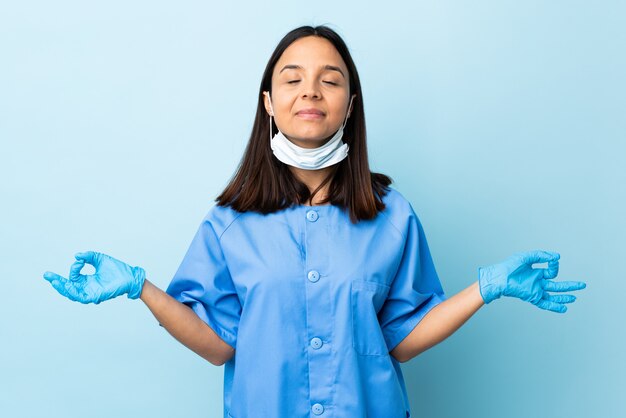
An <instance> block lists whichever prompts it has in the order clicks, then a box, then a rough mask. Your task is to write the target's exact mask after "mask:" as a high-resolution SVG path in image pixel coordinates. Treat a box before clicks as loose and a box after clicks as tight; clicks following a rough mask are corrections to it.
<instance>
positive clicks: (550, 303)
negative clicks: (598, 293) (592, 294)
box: [478, 250, 587, 313]
mask: <svg viewBox="0 0 626 418" xmlns="http://www.w3.org/2000/svg"><path fill="white" fill-rule="evenodd" d="M559 258H560V255H559V253H554V252H548V251H541V250H536V251H529V252H521V253H516V254H513V255H512V256H510V257H509V258H507V259H506V260H504V261H503V262H502V263H499V264H494V265H491V266H488V267H479V268H478V284H479V288H480V294H481V296H482V298H483V300H484V301H485V303H489V302H491V301H493V300H495V299H497V298H499V297H500V296H511V297H516V298H519V299H521V300H525V301H527V302H530V303H532V304H534V305H536V306H537V307H539V308H541V309H547V310H549V311H553V312H558V313H564V312H565V311H567V307H566V306H565V304H566V303H572V302H574V301H575V300H576V296H573V295H551V294H549V293H548V292H569V291H572V290H580V289H584V288H585V287H587V285H586V284H585V283H584V282H574V281H569V282H554V281H552V280H551V279H554V278H555V277H556V275H557V274H558V272H559ZM545 262H547V263H548V268H547V269H544V268H533V267H532V264H533V263H545Z"/></svg>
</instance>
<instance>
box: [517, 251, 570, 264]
mask: <svg viewBox="0 0 626 418" xmlns="http://www.w3.org/2000/svg"><path fill="white" fill-rule="evenodd" d="M559 258H561V255H560V254H559V253H554V252H550V251H543V250H535V251H528V252H526V253H522V261H523V262H524V263H526V264H533V263H546V262H549V261H556V260H558V259H559Z"/></svg>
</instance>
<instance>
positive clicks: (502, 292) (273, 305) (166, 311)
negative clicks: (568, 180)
mask: <svg viewBox="0 0 626 418" xmlns="http://www.w3.org/2000/svg"><path fill="white" fill-rule="evenodd" d="M258 98H259V99H258V107H257V114H256V119H255V123H254V127H253V129H252V134H251V137H250V141H249V143H248V146H247V148H246V150H245V154H244V156H243V159H242V162H241V164H240V165H239V168H238V170H237V172H236V173H235V175H234V176H233V178H232V180H231V182H230V184H229V185H228V186H227V187H226V189H225V190H224V191H223V192H222V193H221V194H220V195H219V196H218V197H217V199H216V200H217V202H218V203H217V205H215V206H214V207H213V208H211V209H210V210H209V212H208V214H207V215H206V216H205V218H204V219H203V220H202V222H201V224H200V226H199V228H198V230H197V232H196V234H195V236H194V238H193V240H192V242H191V245H190V247H189V249H188V251H187V253H186V254H185V256H184V258H183V261H182V263H181V265H180V267H179V268H178V270H177V272H176V274H175V276H174V278H173V280H172V282H171V283H170V285H169V286H168V288H167V291H166V292H163V291H161V290H159V289H158V288H157V287H155V286H154V285H153V284H152V283H151V282H150V281H148V280H147V279H146V278H145V271H144V270H143V269H142V268H141V267H131V266H129V265H127V264H125V263H123V262H121V261H119V260H116V259H114V258H112V257H109V256H108V255H105V254H101V253H97V252H92V251H90V252H86V253H78V254H76V262H74V264H73V265H72V267H71V269H70V275H69V280H68V279H65V278H63V277H61V276H59V275H56V274H54V273H51V272H46V273H45V274H44V277H45V278H46V279H47V280H49V281H50V283H51V284H52V286H54V288H55V289H57V290H58V291H59V292H60V293H61V294H63V295H64V296H66V297H68V298H70V299H72V300H75V301H78V302H82V303H100V302H101V301H103V300H107V299H110V298H113V297H116V296H119V295H122V294H127V295H128V297H129V298H131V299H137V298H141V300H143V301H144V303H145V304H146V305H147V306H148V308H149V309H150V310H151V311H152V313H153V314H154V316H155V317H156V318H157V320H158V321H159V324H160V325H162V326H163V327H165V328H166V329H167V331H168V332H169V333H170V334H172V335H173V336H174V337H175V338H176V339H178V340H179V341H180V342H181V343H183V344H184V345H186V346H187V347H189V348H190V349H191V350H193V351H194V352H196V353H197V354H199V355H200V356H202V357H203V358H205V359H206V360H208V361H209V362H211V363H212V364H214V365H222V364H225V373H224V416H225V417H233V418H248V417H255V418H256V417H272V418H277V417H278V418H282V417H285V418H287V417H289V418H293V417H308V416H310V414H311V413H312V414H313V415H319V416H322V417H323V416H333V417H365V416H367V417H375V418H377V417H381V418H383V417H384V418H401V417H403V418H404V417H409V416H410V408H409V402H408V398H407V393H406V389H405V384H404V379H403V376H402V372H401V369H400V365H399V363H400V362H406V361H408V360H410V359H411V358H413V357H415V356H416V355H417V354H419V353H421V352H423V351H424V350H427V349H428V348H430V347H432V346H433V345H435V344H437V343H439V342H440V341H442V340H444V339H445V338H447V337H448V336H449V335H451V334H452V333H453V332H454V331H456V330H457V329H458V328H459V327H460V326H461V325H462V324H463V323H464V322H465V321H467V319H469V318H470V317H471V316H472V315H473V314H474V313H475V312H476V311H477V310H478V309H479V308H480V307H481V306H482V305H483V304H485V303H490V302H491V301H492V300H495V299H497V298H499V297H500V296H511V297H516V298H520V299H522V300H525V301H528V302H531V303H533V304H535V305H536V306H538V307H539V308H542V309H547V310H551V311H554V312H565V310H566V307H565V304H567V303H571V302H573V301H574V300H575V297H574V296H572V295H551V294H549V293H547V292H548V291H555V292H566V291H572V290H577V289H582V288H584V287H585V284H584V283H582V282H561V283H555V282H553V281H551V280H550V279H553V278H555V277H556V275H557V272H558V265H559V264H558V260H559V254H557V253H551V252H545V251H532V252H528V253H518V254H515V255H513V256H511V257H510V258H509V259H507V260H506V261H504V262H502V263H499V264H495V265H492V266H488V267H485V268H479V269H478V273H479V274H478V279H477V281H476V282H475V283H473V284H472V285H471V286H469V287H468V288H467V289H465V290H463V291H461V292H460V293H459V294H457V295H455V296H453V297H451V298H449V299H448V298H447V297H446V296H445V295H444V292H443V290H442V287H441V284H440V282H439V278H438V276H437V273H436V270H435V267H434V264H433V261H432V258H431V255H430V251H429V248H428V244H427V241H426V237H425V235H424V230H423V228H422V225H421V223H420V221H419V219H418V217H417V215H416V214H415V212H414V210H413V208H412V206H411V205H410V203H409V202H408V201H407V200H406V199H404V197H403V196H402V195H401V194H400V193H399V192H398V191H396V190H394V189H392V188H390V187H389V185H390V183H391V179H390V178H389V177H387V176H385V175H383V174H378V173H371V172H370V170H369V165H368V159H367V148H366V134H365V119H364V113H363V100H362V95H361V86H360V82H359V76H358V73H357V70H356V68H355V65H354V63H353V61H352V58H351V56H350V53H349V52H348V49H347V47H346V45H345V43H344V42H343V40H342V39H341V38H340V37H339V36H338V35H337V34H336V33H335V32H334V31H332V30H331V29H329V28H327V27H324V26H318V27H315V28H313V27H309V26H305V27H300V28H297V29H294V30H293V31H291V32H289V33H288V34H287V35H286V36H285V37H284V38H283V39H282V40H281V41H280V43H279V44H278V46H277V47H276V50H275V51H274V53H273V54H272V56H271V57H270V60H269V62H268V64H267V67H266V69H265V73H264V74H263V79H262V81H261V86H260V91H259V96H258ZM344 131H345V135H344ZM274 132H276V135H274ZM268 135H269V138H268ZM543 262H547V263H548V268H547V269H533V268H532V264H533V263H543ZM85 263H88V264H92V265H94V267H95V268H96V272H95V274H94V275H88V276H86V275H82V274H80V270H81V269H82V267H83V266H84V265H85Z"/></svg>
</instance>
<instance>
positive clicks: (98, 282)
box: [43, 251, 146, 304]
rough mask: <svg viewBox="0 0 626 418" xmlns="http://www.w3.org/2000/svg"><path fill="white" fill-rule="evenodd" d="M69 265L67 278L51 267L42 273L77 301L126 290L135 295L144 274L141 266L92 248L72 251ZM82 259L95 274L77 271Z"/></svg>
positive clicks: (93, 300) (103, 297)
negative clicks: (70, 264) (132, 264)
mask: <svg viewBox="0 0 626 418" xmlns="http://www.w3.org/2000/svg"><path fill="white" fill-rule="evenodd" d="M74 257H75V258H76V261H75V262H74V264H72V266H71V267H70V277H69V280H68V279H66V278H64V277H62V276H59V275H58V274H56V273H53V272H51V271H46V272H45V273H44V275H43V277H44V279H46V280H48V281H49V282H50V284H51V285H52V287H54V288H55V289H56V290H57V291H58V292H59V293H60V294H62V295H63V296H65V297H66V298H68V299H70V300H73V301H75V302H80V303H95V304H98V303H100V302H102V301H105V300H108V299H112V298H114V297H117V296H119V295H123V294H125V293H126V294H127V295H128V298H129V299H137V298H138V297H139V296H140V295H141V289H142V288H143V283H144V280H145V278H146V272H145V271H144V269H142V268H141V267H131V266H129V265H128V264H125V263H123V262H122V261H119V260H116V259H115V258H113V257H110V256H108V255H106V254H102V253H98V252H95V251H87V252H84V253H76V255H75V256H74ZM85 263H87V264H91V265H92V266H94V267H95V268H96V273H95V274H90V275H84V274H80V271H81V269H82V268H83V267H84V265H85Z"/></svg>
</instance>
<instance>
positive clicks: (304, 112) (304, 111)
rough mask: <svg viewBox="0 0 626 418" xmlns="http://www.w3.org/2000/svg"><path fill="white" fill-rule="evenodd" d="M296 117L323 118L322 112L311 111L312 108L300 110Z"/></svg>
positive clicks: (317, 110)
mask: <svg viewBox="0 0 626 418" xmlns="http://www.w3.org/2000/svg"><path fill="white" fill-rule="evenodd" d="M296 115H317V116H324V112H322V111H321V110H319V109H313V108H309V109H302V110H299V111H298V112H297V113H296Z"/></svg>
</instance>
